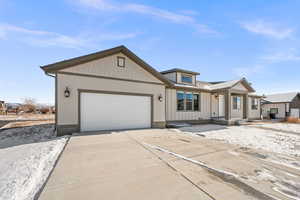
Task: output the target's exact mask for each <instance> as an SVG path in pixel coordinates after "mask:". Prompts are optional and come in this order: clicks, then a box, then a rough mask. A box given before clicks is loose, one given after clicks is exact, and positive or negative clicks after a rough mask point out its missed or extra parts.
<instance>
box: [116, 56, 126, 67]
mask: <svg viewBox="0 0 300 200" xmlns="http://www.w3.org/2000/svg"><path fill="white" fill-rule="evenodd" d="M117 66H118V67H125V57H121V56H118V57H117Z"/></svg>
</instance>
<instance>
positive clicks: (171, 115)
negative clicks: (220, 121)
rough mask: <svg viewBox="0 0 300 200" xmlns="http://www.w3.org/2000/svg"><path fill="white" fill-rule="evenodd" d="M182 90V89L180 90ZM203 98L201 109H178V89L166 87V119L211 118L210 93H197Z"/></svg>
mask: <svg viewBox="0 0 300 200" xmlns="http://www.w3.org/2000/svg"><path fill="white" fill-rule="evenodd" d="M180 91H181V90H180ZM197 94H200V98H201V103H200V105H201V110H200V111H199V112H198V111H195V112H194V111H177V96H176V89H166V100H167V101H166V120H167V121H179V120H182V121H184V120H199V119H210V93H205V92H201V93H197Z"/></svg>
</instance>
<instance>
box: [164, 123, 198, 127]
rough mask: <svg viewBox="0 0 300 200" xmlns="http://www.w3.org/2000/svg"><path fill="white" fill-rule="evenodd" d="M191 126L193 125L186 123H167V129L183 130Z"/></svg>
mask: <svg viewBox="0 0 300 200" xmlns="http://www.w3.org/2000/svg"><path fill="white" fill-rule="evenodd" d="M190 126H192V125H191V124H189V123H184V122H170V123H167V125H166V127H167V128H182V127H190Z"/></svg>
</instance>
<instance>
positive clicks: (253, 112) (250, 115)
mask: <svg viewBox="0 0 300 200" xmlns="http://www.w3.org/2000/svg"><path fill="white" fill-rule="evenodd" d="M251 100H252V97H249V98H248V106H249V107H248V112H249V113H248V118H249V119H259V118H260V99H258V106H257V110H253V109H252V101H251Z"/></svg>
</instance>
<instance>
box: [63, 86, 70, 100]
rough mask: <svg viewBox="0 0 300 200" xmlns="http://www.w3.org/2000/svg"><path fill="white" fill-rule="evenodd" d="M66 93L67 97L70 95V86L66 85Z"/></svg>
mask: <svg viewBox="0 0 300 200" xmlns="http://www.w3.org/2000/svg"><path fill="white" fill-rule="evenodd" d="M64 94H65V97H66V98H68V97H70V94H71V92H70V90H69V88H68V87H66V89H65V92H64Z"/></svg>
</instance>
